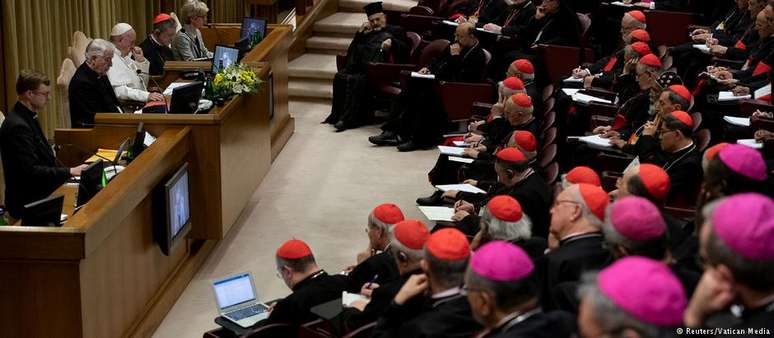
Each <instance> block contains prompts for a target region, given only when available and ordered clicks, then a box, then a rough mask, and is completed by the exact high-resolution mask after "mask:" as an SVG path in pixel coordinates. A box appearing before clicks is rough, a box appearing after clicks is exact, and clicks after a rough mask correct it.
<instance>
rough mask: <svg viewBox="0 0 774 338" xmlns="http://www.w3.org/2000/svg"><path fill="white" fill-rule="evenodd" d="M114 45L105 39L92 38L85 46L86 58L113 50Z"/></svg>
mask: <svg viewBox="0 0 774 338" xmlns="http://www.w3.org/2000/svg"><path fill="white" fill-rule="evenodd" d="M115 49H116V48H115V46H113V44H112V43H110V42H109V41H107V40H103V39H94V40H91V42H89V45H88V46H86V53H85V56H86V60H91V59H93V58H95V57H99V56H105V53H107V52H108V51H111V52H115Z"/></svg>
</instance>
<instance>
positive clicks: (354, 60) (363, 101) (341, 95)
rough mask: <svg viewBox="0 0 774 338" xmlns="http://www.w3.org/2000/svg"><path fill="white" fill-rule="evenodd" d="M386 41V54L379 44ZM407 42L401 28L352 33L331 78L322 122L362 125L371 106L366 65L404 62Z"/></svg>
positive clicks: (351, 125) (390, 27)
mask: <svg viewBox="0 0 774 338" xmlns="http://www.w3.org/2000/svg"><path fill="white" fill-rule="evenodd" d="M387 39H390V41H391V47H390V50H389V51H388V52H385V51H384V50H383V49H382V43H383V42H384V41H385V40H387ZM410 46H411V43H410V42H409V40H408V37H407V36H406V32H405V31H404V30H403V28H401V27H399V26H394V25H387V26H385V27H384V28H382V29H380V30H378V31H368V32H360V31H358V32H357V33H355V37H354V39H352V42H351V43H350V44H349V48H348V49H347V60H346V63H345V65H344V67H343V68H342V69H341V70H339V71H338V72H337V73H336V76H334V79H333V100H332V103H331V113H330V114H329V115H328V117H327V118H326V119H325V121H324V122H325V123H330V124H335V123H337V122H340V121H341V122H343V124H344V126H345V127H346V128H352V127H356V126H358V125H361V124H363V123H365V122H366V121H367V120H368V119H369V118H370V115H371V113H372V110H373V107H372V106H371V105H370V104H369V100H368V99H367V97H368V96H369V95H370V94H369V92H368V80H367V77H366V70H367V67H368V63H369V62H389V63H406V62H407V61H408V57H409V53H410Z"/></svg>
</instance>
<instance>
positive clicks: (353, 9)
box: [288, 0, 417, 101]
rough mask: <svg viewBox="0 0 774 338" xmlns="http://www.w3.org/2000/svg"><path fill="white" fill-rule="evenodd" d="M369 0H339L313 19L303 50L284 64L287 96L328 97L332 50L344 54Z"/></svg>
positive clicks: (389, 4)
mask: <svg viewBox="0 0 774 338" xmlns="http://www.w3.org/2000/svg"><path fill="white" fill-rule="evenodd" d="M370 2H372V0H340V1H339V11H338V12H336V13H333V14H332V15H330V16H328V17H326V18H323V19H321V20H319V21H317V22H316V23H315V24H314V29H313V34H312V36H311V37H310V38H309V39H307V40H306V53H304V54H303V55H301V56H299V57H298V58H296V59H295V60H292V61H290V63H289V64H288V71H289V73H290V79H289V83H288V94H289V96H290V99H291V100H326V101H328V100H330V99H331V98H332V97H333V76H334V75H335V74H336V54H344V53H346V51H347V47H349V44H350V42H352V37H353V36H354V35H355V32H357V30H358V29H359V28H360V25H362V24H363V22H365V21H366V15H365V13H364V12H363V6H365V5H366V4H368V3H370ZM416 4H417V2H416V1H413V0H386V1H384V4H383V5H384V9H386V10H397V11H404V12H407V11H408V10H409V8H411V7H414V6H416Z"/></svg>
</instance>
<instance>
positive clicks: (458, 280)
mask: <svg viewBox="0 0 774 338" xmlns="http://www.w3.org/2000/svg"><path fill="white" fill-rule="evenodd" d="M424 251H425V261H427V265H428V270H429V272H430V276H431V278H432V279H433V281H435V282H436V283H438V284H440V286H441V287H444V288H453V287H458V286H461V285H462V284H464V282H465V270H466V269H467V268H468V257H466V258H463V259H460V260H456V261H447V260H442V259H438V258H436V257H435V256H433V254H431V253H430V252H428V251H427V249H425V250H424Z"/></svg>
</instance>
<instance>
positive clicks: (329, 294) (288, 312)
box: [260, 270, 347, 325]
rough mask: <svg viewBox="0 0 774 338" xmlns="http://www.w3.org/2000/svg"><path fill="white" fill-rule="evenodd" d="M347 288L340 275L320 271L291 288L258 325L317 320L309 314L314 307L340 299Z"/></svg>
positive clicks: (345, 281) (293, 323)
mask: <svg viewBox="0 0 774 338" xmlns="http://www.w3.org/2000/svg"><path fill="white" fill-rule="evenodd" d="M346 288H347V278H346V277H345V276H341V275H335V276H331V275H328V274H327V273H325V271H323V270H320V271H318V272H316V273H314V274H312V275H310V276H309V277H307V278H306V279H304V280H302V281H301V282H299V283H298V284H296V285H295V286H293V293H291V294H290V295H288V296H287V297H285V298H284V299H282V300H280V301H278V302H277V303H276V305H274V309H273V310H272V311H271V315H270V316H269V318H267V319H266V320H264V321H262V322H261V323H260V325H266V324H274V323H286V324H290V325H301V324H304V323H307V322H310V321H312V320H315V319H317V316H316V315H314V314H313V313H311V312H309V309H311V308H312V307H314V306H317V305H320V304H322V303H325V302H329V301H331V300H334V299H337V298H340V297H341V292H342V291H344V290H346Z"/></svg>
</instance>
